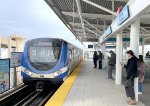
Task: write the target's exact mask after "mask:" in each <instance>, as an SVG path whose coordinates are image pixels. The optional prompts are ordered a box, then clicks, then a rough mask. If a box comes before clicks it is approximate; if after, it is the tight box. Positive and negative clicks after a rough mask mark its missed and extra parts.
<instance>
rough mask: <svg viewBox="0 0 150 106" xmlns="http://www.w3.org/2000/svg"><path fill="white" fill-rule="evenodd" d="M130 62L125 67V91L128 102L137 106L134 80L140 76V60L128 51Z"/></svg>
mask: <svg viewBox="0 0 150 106" xmlns="http://www.w3.org/2000/svg"><path fill="white" fill-rule="evenodd" d="M127 55H128V62H127V65H124V67H125V68H126V75H127V76H126V83H125V91H126V95H127V98H128V100H127V102H128V104H130V105H136V100H135V92H134V79H135V77H137V76H138V74H137V73H138V58H137V57H136V56H135V55H134V53H133V51H132V50H129V51H127Z"/></svg>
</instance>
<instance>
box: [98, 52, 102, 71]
mask: <svg viewBox="0 0 150 106" xmlns="http://www.w3.org/2000/svg"><path fill="white" fill-rule="evenodd" d="M98 52H99V55H98V61H99V69H102V60H103V53H102V52H101V51H98Z"/></svg>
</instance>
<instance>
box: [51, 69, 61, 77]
mask: <svg viewBox="0 0 150 106" xmlns="http://www.w3.org/2000/svg"><path fill="white" fill-rule="evenodd" d="M61 73H62V71H61V70H58V71H56V72H54V73H53V75H54V76H55V77H56V76H58V75H60V74H61Z"/></svg>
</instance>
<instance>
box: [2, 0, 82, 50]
mask: <svg viewBox="0 0 150 106" xmlns="http://www.w3.org/2000/svg"><path fill="white" fill-rule="evenodd" d="M11 34H19V35H24V36H25V37H26V38H27V39H32V38H38V37H59V38H64V39H65V40H67V41H70V42H72V43H73V44H76V45H77V46H78V47H82V45H81V44H80V43H79V41H77V40H75V37H74V36H73V34H72V33H71V32H70V30H69V29H68V28H67V27H66V26H65V25H64V24H63V22H62V21H61V20H60V19H59V18H58V17H57V16H56V15H55V13H54V12H53V10H51V9H50V7H49V6H48V5H47V4H46V3H45V1H44V0H0V35H1V36H8V35H11Z"/></svg>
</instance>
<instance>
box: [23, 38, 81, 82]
mask: <svg viewBox="0 0 150 106" xmlns="http://www.w3.org/2000/svg"><path fill="white" fill-rule="evenodd" d="M82 59H83V51H82V50H81V49H79V48H77V47H75V46H73V45H71V44H70V43H68V42H66V41H64V40H62V39H56V38H37V39H33V40H30V41H28V42H27V43H26V45H25V48H24V52H23V55H22V66H23V67H24V68H25V70H23V71H22V72H21V75H22V77H23V82H24V83H25V84H33V83H34V84H36V83H37V82H43V83H59V82H63V81H64V80H65V79H66V78H67V77H68V75H69V74H70V73H71V72H72V71H73V70H74V68H75V67H76V66H77V65H78V64H79V63H80V62H81V60H82Z"/></svg>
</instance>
